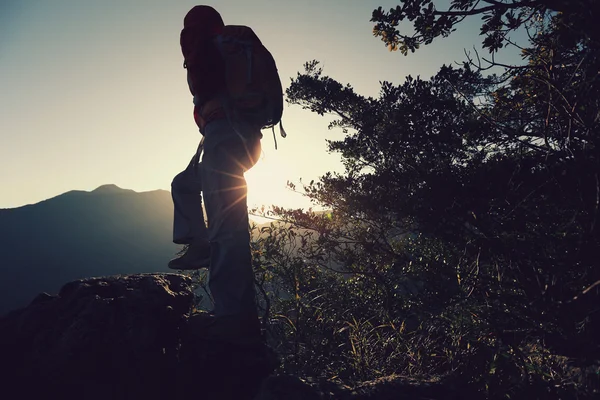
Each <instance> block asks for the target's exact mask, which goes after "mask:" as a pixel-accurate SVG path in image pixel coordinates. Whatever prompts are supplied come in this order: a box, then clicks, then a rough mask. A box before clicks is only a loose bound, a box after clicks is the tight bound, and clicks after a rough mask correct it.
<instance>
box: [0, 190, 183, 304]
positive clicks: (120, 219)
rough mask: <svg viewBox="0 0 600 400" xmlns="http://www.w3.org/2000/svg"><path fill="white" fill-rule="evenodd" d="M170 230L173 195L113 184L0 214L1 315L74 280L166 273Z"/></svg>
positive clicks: (171, 251) (172, 246)
mask: <svg viewBox="0 0 600 400" xmlns="http://www.w3.org/2000/svg"><path fill="white" fill-rule="evenodd" d="M172 224H173V203H172V200H171V195H170V192H168V191H166V190H160V189H159V190H152V191H147V192H135V191H133V190H131V189H122V188H119V187H118V186H116V185H112V184H109V185H102V186H99V187H98V188H96V189H94V190H93V191H90V192H88V191H81V190H73V191H69V192H65V193H62V194H59V195H57V196H54V197H52V198H49V199H46V200H42V201H40V202H38V203H35V204H29V205H25V206H21V207H17V208H8V209H0V314H3V313H5V312H7V311H9V310H11V309H14V308H17V307H23V306H25V305H27V304H28V302H30V301H31V300H32V299H33V298H34V297H35V296H36V295H37V294H39V293H40V292H49V293H55V292H56V291H57V290H58V289H59V288H60V286H61V285H62V284H64V283H65V282H68V281H71V280H74V279H81V278H88V277H93V276H105V275H115V274H131V273H151V272H167V271H170V270H169V269H168V268H167V266H166V265H167V262H168V260H169V259H170V258H171V257H172V256H173V255H174V254H175V253H176V252H177V249H178V246H177V245H175V244H173V243H172V236H171V235H172Z"/></svg>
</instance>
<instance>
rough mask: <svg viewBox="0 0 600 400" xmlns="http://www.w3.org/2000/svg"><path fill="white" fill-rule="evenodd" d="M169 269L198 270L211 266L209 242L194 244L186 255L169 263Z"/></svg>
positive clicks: (185, 252) (189, 246)
mask: <svg viewBox="0 0 600 400" xmlns="http://www.w3.org/2000/svg"><path fill="white" fill-rule="evenodd" d="M168 266H169V268H171V269H177V270H182V271H189V270H197V269H202V268H208V267H209V266H210V243H209V242H208V240H203V241H197V242H193V243H192V244H190V245H188V246H187V248H186V249H185V250H184V253H183V254H182V255H180V256H179V257H177V258H174V259H172V260H171V261H169V264H168Z"/></svg>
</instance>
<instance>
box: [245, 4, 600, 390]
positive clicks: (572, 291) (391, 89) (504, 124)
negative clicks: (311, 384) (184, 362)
mask: <svg viewBox="0 0 600 400" xmlns="http://www.w3.org/2000/svg"><path fill="white" fill-rule="evenodd" d="M483 3H485V5H480V2H475V1H473V0H454V1H452V2H451V5H450V8H449V10H447V11H443V12H442V11H438V9H437V8H436V6H435V5H434V2H433V1H431V0H407V1H403V2H402V5H401V6H398V7H397V8H395V9H392V10H390V12H388V13H385V12H383V11H382V10H381V9H378V10H375V11H374V13H373V21H375V22H377V25H376V27H375V34H376V35H378V36H381V37H382V39H383V40H384V42H385V43H386V44H387V45H389V46H391V47H392V48H399V49H400V50H401V51H402V52H404V53H405V54H406V53H407V52H408V51H409V50H410V51H414V50H415V49H416V48H418V46H419V45H421V44H428V43H430V42H431V41H432V40H434V39H435V38H437V37H439V36H447V35H449V34H450V33H451V32H452V30H453V29H454V26H455V25H456V24H458V23H459V22H460V21H461V18H463V17H464V18H467V17H472V16H476V15H480V16H483V22H482V27H481V31H482V34H483V35H484V37H485V38H484V46H485V47H486V48H488V49H489V50H490V51H492V52H494V51H496V50H498V49H499V48H501V47H502V46H505V45H507V44H508V45H510V41H509V39H508V36H507V32H509V31H511V30H515V29H520V28H522V27H529V28H532V29H534V30H535V35H534V36H532V37H531V40H530V44H529V45H530V47H528V48H523V49H522V53H523V56H524V60H525V64H524V65H522V66H505V67H506V72H505V73H504V74H503V75H501V76H496V75H485V70H486V67H484V66H481V65H478V64H477V63H475V62H473V60H468V61H467V62H466V63H465V64H464V65H462V66H461V67H460V68H455V67H450V66H442V67H441V68H440V70H439V72H438V73H437V74H436V75H435V76H433V77H431V78H430V79H428V80H424V79H421V78H420V77H417V78H414V77H407V78H406V80H405V81H404V82H403V83H402V84H400V85H393V84H391V83H389V82H382V84H381V90H380V93H379V95H378V97H377V98H372V97H364V96H361V95H360V94H358V93H356V92H355V91H354V89H353V88H352V86H351V85H343V84H341V83H339V82H337V81H336V80H335V79H333V78H331V77H328V76H326V75H324V73H323V70H322V68H321V67H320V66H319V63H318V62H317V61H312V62H308V63H307V64H306V65H305V71H304V72H303V73H299V74H298V76H297V77H296V79H294V80H293V81H292V84H291V86H290V88H289V89H288V91H287V95H288V101H289V102H290V103H292V104H297V105H300V106H301V107H303V108H305V109H308V110H310V111H312V112H315V113H318V114H319V115H325V114H331V115H334V116H335V117H336V119H335V120H334V121H333V122H332V123H331V124H330V128H338V129H342V130H343V132H345V133H346V136H345V138H344V139H343V140H339V141H329V149H330V150H331V151H335V152H338V153H339V154H340V155H341V157H342V160H343V162H344V166H345V171H344V172H343V173H328V174H325V175H324V176H323V177H321V179H320V180H319V181H318V182H311V183H310V184H308V185H302V187H301V188H299V189H297V188H296V187H295V186H294V185H291V188H292V189H294V190H296V189H297V190H300V191H302V192H303V193H304V194H305V195H306V196H308V197H309V198H310V199H311V200H312V201H313V202H314V203H315V204H316V205H318V206H319V207H320V208H322V209H326V210H328V211H326V212H319V213H315V212H312V211H310V210H309V211H305V210H287V209H282V208H279V207H273V209H272V210H271V211H270V212H269V213H268V215H270V216H273V217H276V218H278V219H280V220H282V221H285V223H273V224H271V226H270V227H264V228H263V229H262V231H261V232H260V235H259V236H258V239H257V240H256V241H255V242H254V246H255V254H254V255H255V265H256V266H257V282H258V284H259V287H260V289H261V293H262V299H263V305H264V306H265V310H266V311H267V315H268V317H269V318H270V320H271V321H272V322H273V324H271V326H270V330H271V337H272V340H273V342H274V344H275V345H276V346H278V350H279V352H280V353H281V354H283V355H284V368H285V369H286V370H288V371H294V372H295V373H299V374H303V375H305V376H311V377H327V378H330V379H334V378H335V379H339V380H341V381H343V382H358V381H364V380H368V379H373V378H377V377H380V376H383V375H387V374H392V373H400V374H411V375H415V376H424V375H443V376H451V377H453V379H456V381H457V382H458V383H459V384H462V385H464V387H465V388H467V389H468V390H473V391H475V392H478V395H480V396H481V395H484V396H485V397H487V398H515V397H520V398H584V397H585V396H590V397H591V396H594V395H597V394H598V391H599V390H600V389H599V386H600V382H599V378H598V368H599V366H598V359H600V346H599V344H598V340H597V337H598V336H599V335H600V330H599V315H598V304H599V303H598V289H599V287H600V285H598V284H597V282H598V281H600V269H599V268H598V261H597V259H598V258H597V254H600V240H599V239H600V238H599V233H598V227H597V224H598V223H597V220H598V208H599V204H600V178H599V172H600V164H599V161H600V147H599V145H598V144H599V143H598V140H599V135H598V134H599V123H600V104H599V103H598V99H599V98H600V93H599V90H600V78H599V75H598V71H599V70H600V68H599V66H600V62H599V58H598V54H600V53H599V52H598V47H599V45H598V40H597V38H596V37H595V36H594V35H595V34H594V33H592V30H593V29H590V28H591V27H592V26H593V23H592V22H593V21H595V19H594V17H595V16H598V15H600V14H599V13H598V12H597V11H598V6H597V4H596V2H593V1H590V0H580V1H576V2H565V1H542V0H539V1H525V0H523V1H510V2H509V1H503V0H500V1H492V0H488V1H483ZM567 3H568V5H570V7H567ZM404 20H408V21H410V22H412V23H413V29H414V31H415V32H416V33H415V34H414V35H412V36H410V37H409V36H403V35H401V34H400V33H399V32H398V31H397V27H398V26H399V24H400V22H402V21H404Z"/></svg>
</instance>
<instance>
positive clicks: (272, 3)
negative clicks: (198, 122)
mask: <svg viewBox="0 0 600 400" xmlns="http://www.w3.org/2000/svg"><path fill="white" fill-rule="evenodd" d="M196 4H199V3H197V2H195V1H192V0H51V1H50V0H0V208H13V207H18V206H21V205H25V204H31V203H36V202H39V201H41V200H44V199H47V198H50V197H53V196H56V195H58V194H61V193H64V192H66V191H69V190H93V189H95V188H96V187H98V186H100V185H103V184H109V183H112V184H116V185H118V186H120V187H122V188H126V189H133V190H136V191H148V190H155V189H166V190H169V189H170V184H171V180H172V178H173V176H174V175H175V174H177V173H178V172H179V171H180V170H182V169H183V168H185V166H186V165H187V163H188V161H189V160H190V158H191V157H192V155H193V153H194V152H195V149H196V146H197V143H198V140H199V139H200V133H199V132H198V129H197V128H196V126H195V124H194V121H193V118H192V99H191V95H190V93H189V91H188V88H187V84H186V80H185V70H184V69H183V68H182V56H181V50H180V47H179V33H180V30H181V28H182V24H183V22H182V21H183V17H184V16H185V14H186V13H187V11H188V10H189V9H191V8H192V7H193V6H194V5H196ZM205 4H208V5H211V6H213V7H215V8H216V9H217V10H218V11H219V12H220V13H221V15H222V16H223V19H224V21H225V23H226V24H236V25H248V26H250V27H252V28H253V29H254V31H255V32H256V33H257V35H258V36H259V37H260V38H261V40H262V42H263V44H265V46H266V47H267V48H268V49H269V50H270V51H271V53H272V54H273V56H274V57H275V60H276V62H277V65H278V68H279V72H280V75H281V79H282V83H283V85H284V87H287V86H289V83H290V78H291V77H295V76H296V74H297V72H299V71H301V70H302V65H303V63H304V62H306V61H309V60H312V59H317V60H319V61H321V62H322V65H323V67H324V71H325V73H326V74H327V75H329V76H331V77H333V78H335V79H338V80H339V81H341V82H342V83H351V84H352V85H353V86H354V88H355V89H356V90H357V91H358V92H359V93H361V94H364V95H372V96H375V95H377V93H378V90H379V81H383V80H387V81H391V82H393V83H401V82H402V81H403V80H404V79H405V77H406V76H407V75H409V74H410V75H413V76H416V75H421V76H423V77H430V76H431V75H433V74H434V73H435V72H436V71H437V69H438V68H439V67H440V66H441V65H442V63H451V62H453V61H461V60H463V58H464V57H463V54H462V51H463V48H471V46H472V45H473V44H477V43H479V42H480V38H479V37H478V36H477V33H478V30H477V26H476V25H475V26H471V27H468V26H467V27H465V28H464V29H460V30H459V32H457V34H456V35H454V36H451V37H450V38H448V39H444V40H443V41H439V42H437V43H434V44H433V45H431V46H427V47H425V48H423V49H421V50H419V51H418V52H417V53H415V54H413V55H410V56H409V57H404V56H402V55H401V54H400V53H390V52H389V51H388V50H387V49H386V48H385V46H384V45H383V43H382V42H380V41H379V39H377V38H375V37H373V35H372V28H373V23H372V22H369V19H370V17H371V12H372V10H373V9H374V8H376V7H377V6H379V5H381V6H383V7H384V8H386V9H388V8H390V7H393V6H396V5H397V4H398V2H397V1H393V0H326V1H323V0H318V1H317V0H301V1H300V0H252V1H249V0H221V1H219V2H212V1H211V2H207V3H205ZM283 122H284V126H285V128H286V131H287V133H288V137H287V138H285V139H282V138H281V137H278V146H279V149H278V150H275V148H274V144H273V138H272V135H271V132H270V131H268V132H267V131H265V132H264V133H265V138H264V139H263V156H262V159H261V161H260V162H259V163H258V164H257V166H255V167H254V169H253V170H251V171H250V172H249V173H248V174H247V178H248V182H249V204H250V205H260V204H265V205H270V204H277V205H282V206H289V207H302V206H306V205H307V203H306V201H305V199H303V198H302V197H301V196H299V195H298V194H294V193H291V192H290V191H289V190H288V189H286V187H285V186H286V181H287V180H291V181H294V182H298V180H299V179H300V178H302V179H303V180H307V181H310V180H311V179H314V178H317V177H319V176H320V175H322V174H323V173H325V172H327V171H330V170H336V169H341V166H340V162H339V157H338V156H337V155H331V154H327V153H326V144H325V139H336V138H341V137H342V136H341V132H336V131H329V130H327V122H328V120H327V118H323V117H319V116H317V115H313V114H311V113H310V112H309V111H304V110H301V109H300V107H297V106H289V105H288V106H286V108H285V110H284V116H283ZM276 132H277V130H276Z"/></svg>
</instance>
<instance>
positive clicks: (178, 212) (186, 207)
mask: <svg viewBox="0 0 600 400" xmlns="http://www.w3.org/2000/svg"><path fill="white" fill-rule="evenodd" d="M201 169H202V165H201V163H199V164H197V165H196V166H195V167H194V166H191V167H189V168H187V169H186V170H185V171H183V172H181V173H179V174H177V176H175V178H174V179H173V182H172V183H171V197H172V198H173V208H174V215H173V242H174V243H177V244H187V245H189V246H188V248H187V250H186V252H185V253H184V254H182V255H181V256H180V257H177V258H175V259H173V260H171V261H170V262H169V268H173V269H180V270H189V269H199V268H206V267H208V265H209V263H210V258H209V257H210V247H209V244H208V230H207V228H206V223H205V222H204V212H203V211H202V194H201V193H202V179H201Z"/></svg>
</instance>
